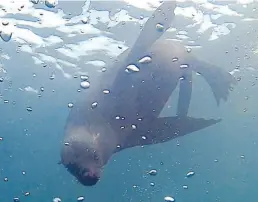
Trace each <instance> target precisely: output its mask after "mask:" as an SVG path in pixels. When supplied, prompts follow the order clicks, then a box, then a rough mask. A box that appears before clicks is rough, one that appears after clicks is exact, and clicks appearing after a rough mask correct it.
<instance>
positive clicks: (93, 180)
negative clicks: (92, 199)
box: [65, 164, 100, 186]
mask: <svg viewBox="0 0 258 202" xmlns="http://www.w3.org/2000/svg"><path fill="white" fill-rule="evenodd" d="M65 167H66V169H67V170H68V171H69V172H70V173H71V174H72V175H74V176H75V177H76V179H77V180H78V181H79V182H80V183H81V184H82V185H84V186H93V185H95V184H97V182H98V181H99V179H100V175H99V172H97V171H96V172H95V171H94V170H90V169H87V168H86V169H81V168H80V167H79V166H78V165H77V164H68V165H66V166H65Z"/></svg>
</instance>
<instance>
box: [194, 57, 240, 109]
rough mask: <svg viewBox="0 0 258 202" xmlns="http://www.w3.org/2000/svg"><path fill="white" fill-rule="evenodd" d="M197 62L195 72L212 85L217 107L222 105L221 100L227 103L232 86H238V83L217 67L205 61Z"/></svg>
mask: <svg viewBox="0 0 258 202" xmlns="http://www.w3.org/2000/svg"><path fill="white" fill-rule="evenodd" d="M196 62H197V64H195V67H194V71H196V72H198V73H200V74H201V75H202V76H203V77H204V78H205V80H206V81H207V83H208V84H209V85H210V87H211V89H212V92H213V94H214V97H215V99H216V102H217V105H219V104H220V99H223V100H224V101H227V99H228V95H229V91H230V89H231V88H232V85H236V83H237V81H236V79H235V78H234V76H232V75H231V74H230V73H229V72H227V71H226V70H224V69H222V68H219V67H217V66H215V65H211V64H209V63H206V62H203V61H196ZM196 62H195V63H196Z"/></svg>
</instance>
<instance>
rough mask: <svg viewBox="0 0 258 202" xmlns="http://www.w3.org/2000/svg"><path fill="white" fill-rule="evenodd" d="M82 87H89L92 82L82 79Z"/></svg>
mask: <svg viewBox="0 0 258 202" xmlns="http://www.w3.org/2000/svg"><path fill="white" fill-rule="evenodd" d="M81 87H82V88H84V89H87V88H89V87H90V82H88V81H82V82H81Z"/></svg>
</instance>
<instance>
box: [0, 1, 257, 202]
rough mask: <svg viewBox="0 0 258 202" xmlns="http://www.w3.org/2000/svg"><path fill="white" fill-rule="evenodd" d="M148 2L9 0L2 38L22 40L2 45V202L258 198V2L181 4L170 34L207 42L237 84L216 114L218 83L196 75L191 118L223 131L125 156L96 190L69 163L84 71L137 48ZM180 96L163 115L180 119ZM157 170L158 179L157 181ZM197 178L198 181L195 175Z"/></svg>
mask: <svg viewBox="0 0 258 202" xmlns="http://www.w3.org/2000/svg"><path fill="white" fill-rule="evenodd" d="M139 2H140V1H138V2H137V1H129V0H128V1H126V2H117V1H111V2H107V1H100V2H96V1H91V2H90V1H76V2H73V1H59V2H58V4H57V5H56V7H55V8H49V7H47V6H46V5H45V3H44V1H40V2H39V3H38V4H33V3H31V2H29V0H28V1H26V0H24V1H22V0H13V1H9V0H5V1H4V0H3V1H0V8H1V10H0V22H1V25H0V30H1V31H2V33H1V34H2V35H3V37H4V39H6V37H7V36H8V33H12V38H11V40H9V41H4V40H2V39H0V70H1V72H0V77H1V78H2V79H3V81H2V82H1V83H0V95H1V100H0V111H1V116H0V126H1V127H0V138H1V139H0V201H1V202H8V201H13V198H15V197H19V199H20V201H22V202H23V201H25V202H33V201H38V202H41V201H42V202H46V201H52V200H53V199H54V198H56V197H59V198H61V199H62V201H67V202H68V201H76V200H77V198H78V197H79V196H83V197H85V201H87V202H90V201H95V202H98V201H113V202H116V201H119V202H121V201H132V202H134V201H137V202H138V201H144V202H145V201H151V202H152V201H164V197H165V196H171V197H174V198H175V200H176V201H178V202H195V201H196V202H197V201H198V202H207V201H209V202H215V201H222V202H223V201H235V202H242V201H255V200H256V199H257V197H258V192H257V183H258V175H257V168H258V158H257V157H258V145H257V141H258V129H257V114H258V108H257V106H258V105H257V102H258V96H257V92H258V89H257V78H258V77H257V76H258V74H257V64H258V62H257V61H258V55H257V54H256V52H258V51H256V50H257V49H258V42H257V41H258V38H257V36H258V31H257V27H258V23H257V22H258V21H257V20H258V11H257V10H256V8H257V7H258V4H257V2H252V1H242V3H241V1H238V3H237V1H229V2H222V1H210V3H208V1H205V0H204V1H188V2H179V3H178V7H177V8H176V18H175V20H174V21H173V24H172V25H171V26H172V29H171V30H170V32H168V33H166V34H165V36H164V37H167V38H177V39H178V38H179V37H180V36H182V35H185V36H187V37H188V38H183V40H182V43H184V44H186V45H191V46H201V48H197V49H195V48H192V51H193V52H194V53H195V54H196V55H197V56H198V57H200V58H201V59H205V60H206V61H209V62H210V63H213V64H216V65H217V66H221V67H223V68H225V69H226V70H227V71H230V72H232V73H233V74H234V76H235V77H236V78H238V81H239V82H238V84H237V86H236V87H235V88H234V90H233V91H232V92H231V93H230V96H229V100H228V101H227V102H222V103H221V105H220V106H217V105H216V102H215V99H214V97H213V94H212V92H211V90H210V88H209V86H208V84H207V83H206V82H205V81H204V80H203V78H201V77H199V76H198V75H197V76H195V77H194V82H193V86H194V90H193V96H192V101H191V109H190V115H192V116H195V117H204V118H212V117H215V118H218V117H220V118H222V119H223V121H222V122H221V123H219V124H216V125H215V126H212V127H209V128H206V129H204V130H201V131H197V132H195V133H192V134H190V135H188V136H184V137H181V138H178V139H175V140H172V141H170V142H167V143H163V144H158V145H152V146H148V147H144V148H132V149H128V150H125V151H123V152H121V153H117V154H115V155H114V156H113V157H112V159H111V161H110V162H109V163H108V165H107V166H106V167H105V170H104V173H103V176H102V178H101V181H100V182H99V183H98V184H97V185H96V186H94V187H83V186H82V185H80V184H79V183H77V182H76V181H75V179H74V178H73V176H71V175H70V174H69V173H68V172H67V171H66V170H65V169H64V168H63V167H62V166H61V165H59V164H58V162H59V160H60V157H59V153H60V142H61V140H62V137H63V128H64V125H65V121H66V117H67V115H68V113H69V110H70V109H69V107H68V103H73V102H75V101H76V99H77V98H78V97H79V96H81V95H82V93H83V92H78V91H77V90H78V89H80V75H84V74H88V75H89V76H90V79H96V78H98V76H100V74H102V73H103V72H101V69H102V68H103V67H106V64H108V63H109V61H111V59H112V58H115V57H116V56H117V55H118V54H120V53H121V52H122V51H123V50H125V49H126V48H127V47H131V45H132V44H133V42H134V40H135V39H136V38H137V36H138V34H139V32H140V27H141V24H144V22H145V20H146V19H147V17H149V16H151V12H152V11H153V9H147V7H146V6H147V5H146V4H141V5H138V4H137V3H139ZM150 2H153V3H154V5H155V6H157V4H158V1H150ZM21 5H24V7H23V8H21ZM89 11H90V12H89ZM41 14H42V15H41ZM130 16H131V17H132V18H131V20H130ZM141 16H143V17H144V19H143V20H140V21H139V19H140V18H141ZM82 19H84V20H85V19H88V20H89V21H88V23H87V24H84V23H83V22H82ZM6 22H8V23H9V24H8V25H5V24H6ZM14 25H16V26H14ZM8 30H10V31H8ZM146 37H148V36H146ZM118 46H119V47H122V49H120V48H118ZM53 76H54V77H53ZM76 76H77V77H76ZM51 77H53V78H51ZM74 77H76V78H74ZM82 91H85V90H83V89H82ZM177 94H178V91H177V90H176V91H175V92H174V93H173V95H172V97H171V100H170V101H169V102H168V105H171V107H168V106H166V107H165V108H164V110H163V115H171V114H174V113H175V107H176V104H177V103H176V101H177ZM255 103H256V104H255ZM30 109H31V110H30ZM151 169H157V171H158V174H157V175H156V176H150V175H148V174H147V173H148V171H150V170H151ZM189 171H194V172H195V175H194V176H193V177H191V178H186V174H187V173H188V172H189ZM152 182H153V183H155V185H154V186H151V185H150V183H152ZM184 186H187V189H185V187H184ZM26 192H28V193H29V195H28V196H25V195H26Z"/></svg>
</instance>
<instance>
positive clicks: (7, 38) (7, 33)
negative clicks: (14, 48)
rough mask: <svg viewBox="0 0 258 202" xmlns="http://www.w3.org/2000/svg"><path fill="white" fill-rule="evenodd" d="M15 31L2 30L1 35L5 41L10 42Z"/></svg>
mask: <svg viewBox="0 0 258 202" xmlns="http://www.w3.org/2000/svg"><path fill="white" fill-rule="evenodd" d="M12 35H13V33H12V32H11V31H8V30H2V31H0V37H1V39H2V40H3V41H5V42H8V41H10V40H11V38H12Z"/></svg>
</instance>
